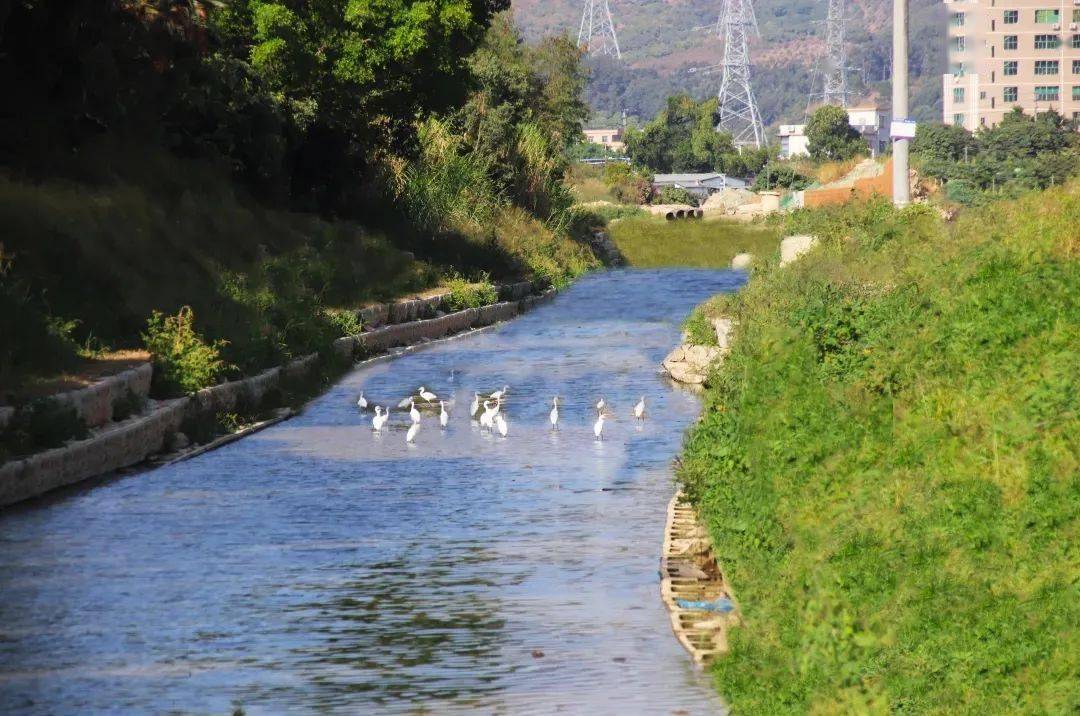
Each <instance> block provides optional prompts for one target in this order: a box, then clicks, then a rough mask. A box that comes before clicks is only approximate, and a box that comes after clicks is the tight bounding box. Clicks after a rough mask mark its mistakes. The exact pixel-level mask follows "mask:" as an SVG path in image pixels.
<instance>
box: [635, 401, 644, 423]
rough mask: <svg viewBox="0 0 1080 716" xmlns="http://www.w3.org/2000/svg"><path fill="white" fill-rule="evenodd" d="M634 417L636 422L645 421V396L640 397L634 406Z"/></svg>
mask: <svg viewBox="0 0 1080 716" xmlns="http://www.w3.org/2000/svg"><path fill="white" fill-rule="evenodd" d="M634 417H635V418H637V419H638V420H644V419H645V396H644V395H643V396H641V400H639V401H638V402H637V405H635V406H634Z"/></svg>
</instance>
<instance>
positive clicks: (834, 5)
mask: <svg viewBox="0 0 1080 716" xmlns="http://www.w3.org/2000/svg"><path fill="white" fill-rule="evenodd" d="M825 22H826V24H825V64H824V65H823V66H822V68H821V75H822V87H823V97H824V100H825V104H835V105H839V106H841V107H847V106H848V94H849V92H848V82H847V76H848V66H847V60H848V58H847V46H846V44H845V35H846V34H847V18H846V17H845V16H844V0H829V16H828V19H827V20H826V21H825Z"/></svg>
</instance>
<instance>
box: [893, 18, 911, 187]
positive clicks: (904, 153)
mask: <svg viewBox="0 0 1080 716" xmlns="http://www.w3.org/2000/svg"><path fill="white" fill-rule="evenodd" d="M892 37H893V55H892V56H893V63H892V64H893V79H892V106H893V119H894V120H901V119H902V120H906V119H908V0H893V35H892ZM910 144H911V140H910V139H907V138H894V139H893V204H895V205H896V206H907V205H908V204H910V203H911V187H910V185H909V184H908V147H909V145H910Z"/></svg>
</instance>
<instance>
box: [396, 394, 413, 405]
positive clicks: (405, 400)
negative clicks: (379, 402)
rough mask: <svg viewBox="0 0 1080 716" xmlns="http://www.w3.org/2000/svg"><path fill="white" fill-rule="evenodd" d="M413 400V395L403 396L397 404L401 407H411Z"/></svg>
mask: <svg viewBox="0 0 1080 716" xmlns="http://www.w3.org/2000/svg"><path fill="white" fill-rule="evenodd" d="M412 402H413V398H412V396H411V395H410V396H409V397H408V398H402V399H401V400H400V401H399V402H398V404H397V406H398V407H399V408H407V407H409V406H410V405H412Z"/></svg>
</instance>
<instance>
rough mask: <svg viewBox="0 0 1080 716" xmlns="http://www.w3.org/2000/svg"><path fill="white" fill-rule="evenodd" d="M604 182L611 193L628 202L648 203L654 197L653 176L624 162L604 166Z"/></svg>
mask: <svg viewBox="0 0 1080 716" xmlns="http://www.w3.org/2000/svg"><path fill="white" fill-rule="evenodd" d="M604 184H605V185H606V186H607V187H608V189H609V190H610V191H611V195H612V196H614V197H615V198H616V199H617V200H618V201H621V202H623V203H626V204H648V203H649V200H650V199H651V198H652V194H653V188H652V176H651V175H649V174H648V172H645V171H639V170H636V169H634V168H633V167H631V166H630V165H629V164H624V163H622V162H618V163H614V164H608V165H607V166H606V167H604Z"/></svg>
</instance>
